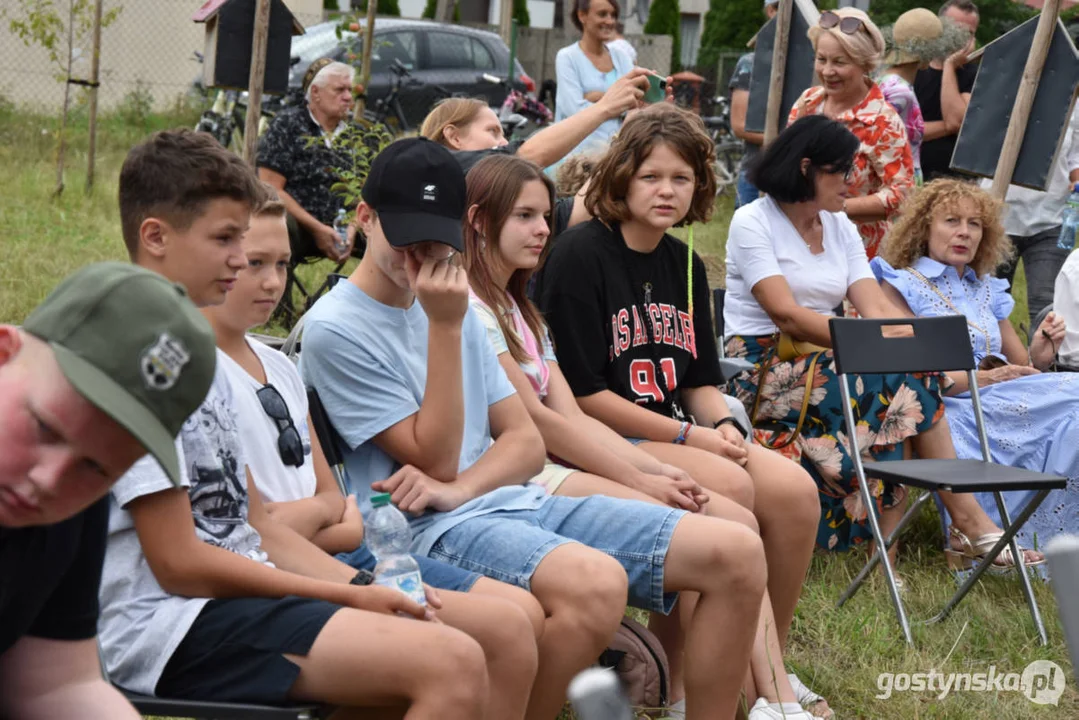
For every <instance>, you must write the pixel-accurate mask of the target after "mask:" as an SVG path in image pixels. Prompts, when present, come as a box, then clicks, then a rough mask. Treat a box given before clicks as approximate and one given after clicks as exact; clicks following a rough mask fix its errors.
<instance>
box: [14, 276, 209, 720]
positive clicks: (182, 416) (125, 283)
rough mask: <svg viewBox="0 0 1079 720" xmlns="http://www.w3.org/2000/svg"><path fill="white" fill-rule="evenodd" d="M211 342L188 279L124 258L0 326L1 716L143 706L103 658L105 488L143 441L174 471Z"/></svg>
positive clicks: (73, 279)
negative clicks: (107, 672) (177, 441)
mask: <svg viewBox="0 0 1079 720" xmlns="http://www.w3.org/2000/svg"><path fill="white" fill-rule="evenodd" d="M214 352H215V351H214V336H213V331H212V330H211V329H210V326H209V324H208V323H207V322H206V320H205V319H204V318H203V317H202V316H201V315H200V314H199V312H198V310H196V309H195V307H194V305H192V304H191V303H190V302H189V301H188V299H187V294H186V292H185V291H184V289H183V288H182V287H181V286H179V285H174V284H173V283H170V282H168V281H167V280H165V278H163V277H161V276H160V275H157V274H155V273H152V272H149V271H147V270H143V269H141V268H137V267H135V266H133V265H126V264H121V263H99V264H95V265H90V266H87V267H86V268H83V269H82V270H80V271H79V272H77V273H75V274H74V275H72V276H70V277H69V278H67V279H66V280H64V281H63V282H62V283H60V285H58V286H57V287H56V289H55V290H54V291H53V292H52V294H50V295H49V297H48V298H46V300H45V301H44V302H43V303H42V304H41V305H39V306H38V307H37V309H36V310H34V311H33V312H32V313H31V314H30V316H29V317H28V318H27V319H26V321H25V324H24V325H23V327H22V329H19V328H16V327H13V326H10V325H0V716H2V717H19V718H35V717H40V718H44V717H63V716H79V717H101V718H121V717H129V718H136V717H138V714H137V713H136V712H135V711H134V709H133V708H131V706H130V705H128V703H127V701H126V700H124V699H123V697H122V696H121V695H120V694H119V693H117V692H115V691H114V690H112V689H111V688H110V687H109V686H108V684H107V683H105V682H104V681H103V680H102V678H101V671H100V669H99V667H98V661H97V647H96V642H95V640H94V636H95V635H96V633H97V611H98V599H97V588H98V583H99V580H100V578H101V566H102V562H103V558H104V555H105V535H106V528H107V523H108V516H109V515H108V501H107V499H105V497H104V496H105V494H106V493H107V492H108V490H109V488H110V486H111V485H112V484H113V482H115V481H116V480H117V479H118V478H119V477H120V476H121V475H122V474H123V473H124V472H125V471H126V470H127V469H128V468H129V467H130V466H131V465H132V464H133V463H134V462H135V461H136V460H138V459H139V457H141V456H142V455H145V454H146V453H147V452H149V453H150V456H151V457H153V458H154V459H155V460H156V461H157V462H158V463H159V464H160V465H161V467H162V468H163V469H164V471H165V473H166V475H167V476H168V478H169V479H170V481H172V482H174V483H178V482H179V477H180V470H179V465H178V463H177V458H176V449H175V447H174V445H173V436H175V435H176V433H178V432H179V430H180V426H181V425H182V424H183V422H184V421H185V420H186V419H187V417H188V416H189V415H190V414H191V413H192V412H193V411H194V410H195V408H196V407H198V405H199V403H201V402H202V399H203V398H204V397H205V396H206V391H207V390H208V389H209V387H210V382H211V380H212V378H213V375H214V366H215V355H214Z"/></svg>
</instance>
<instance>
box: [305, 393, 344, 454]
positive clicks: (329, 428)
mask: <svg viewBox="0 0 1079 720" xmlns="http://www.w3.org/2000/svg"><path fill="white" fill-rule="evenodd" d="M307 410H308V412H310V413H311V423H312V424H313V425H314V426H315V434H316V435H317V436H318V442H319V445H321V446H322V454H323V455H325V456H326V462H328V463H329V464H330V466H331V467H337V466H338V465H341V464H343V463H344V457H343V456H342V455H341V437H340V436H339V435H338V434H337V431H336V430H334V429H333V425H332V424H331V423H330V416H329V415H327V414H326V408H325V407H323V406H322V399H321V398H319V396H318V391H317V390H315V389H314V388H308V389H307Z"/></svg>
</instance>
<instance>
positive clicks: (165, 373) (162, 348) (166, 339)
mask: <svg viewBox="0 0 1079 720" xmlns="http://www.w3.org/2000/svg"><path fill="white" fill-rule="evenodd" d="M189 360H191V354H190V353H189V352H188V351H187V348H185V347H184V345H183V343H181V342H180V341H179V340H177V339H176V338H174V337H173V336H172V335H169V334H168V333H161V336H160V337H159V338H158V339H157V342H155V343H154V344H153V345H151V346H150V347H148V348H146V350H144V351H143V353H142V356H141V357H140V358H139V368H140V369H141V370H142V379H143V380H144V381H145V382H146V387H147V388H149V389H151V390H168V389H169V388H171V387H172V386H173V385H175V384H176V381H177V380H179V379H180V371H181V370H183V368H184V365H187V363H188V361H189Z"/></svg>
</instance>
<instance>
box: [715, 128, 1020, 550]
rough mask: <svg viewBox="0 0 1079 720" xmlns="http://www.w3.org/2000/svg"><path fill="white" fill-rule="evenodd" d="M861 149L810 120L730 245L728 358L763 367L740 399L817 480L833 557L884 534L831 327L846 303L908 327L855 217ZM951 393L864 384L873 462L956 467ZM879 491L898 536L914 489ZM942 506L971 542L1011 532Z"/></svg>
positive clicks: (935, 386)
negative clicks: (849, 212)
mask: <svg viewBox="0 0 1079 720" xmlns="http://www.w3.org/2000/svg"><path fill="white" fill-rule="evenodd" d="M857 149H858V140H857V138H855V137H854V135H853V134H851V132H850V131H849V130H847V129H846V128H844V127H843V126H842V125H841V124H840V123H838V122H836V121H833V120H829V119H827V118H824V117H820V116H811V117H807V118H803V119H802V120H799V121H797V122H795V123H794V124H792V125H791V126H790V127H788V128H787V129H786V130H784V131H783V133H781V134H780V136H779V137H778V138H776V140H775V141H774V142H773V143H772V145H771V146H769V147H768V148H767V149H766V150H765V151H764V152H763V153H762V154H761V155H760V156H758V158H757V159H756V161H755V164H754V166H753V167H752V169H751V171H750V180H751V181H752V182H753V184H754V185H756V186H757V187H758V188H760V189H761V191H762V192H764V193H765V194H766V195H765V197H762V198H761V199H759V200H757V201H755V202H753V203H750V204H749V205H745V206H743V207H741V208H739V209H738V210H737V211H736V212H735V214H734V217H733V219H732V220H731V226H730V235H729V237H728V239H727V295H726V302H725V305H724V311H723V319H724V323H725V328H726V332H727V333H728V335H727V339H726V340H727V354H728V356H729V357H742V358H745V359H747V360H749V361H750V362H753V363H755V364H756V365H757V368H758V369H757V370H755V371H753V372H749V373H744V374H743V375H741V376H739V377H738V378H737V379H736V380H734V381H733V382H732V383H731V386H732V389H733V391H734V393H735V394H736V395H737V396H738V398H739V399H740V400H741V401H742V402H743V403H745V405H746V407H747V408H751V413H752V417H753V418H754V426H755V437H756V439H757V440H758V442H760V443H761V444H762V445H765V446H766V447H771V448H774V449H778V450H780V451H781V452H782V453H783V454H784V455H786V456H788V457H790V458H791V459H792V460H795V461H796V462H801V464H802V467H804V468H805V469H806V470H807V471H809V473H810V474H811V475H812V476H813V479H814V480H815V481H816V483H817V489H818V494H819V499H820V505H821V518H820V523H819V526H818V531H817V544H818V545H819V546H821V547H823V548H828V549H832V550H844V549H847V548H848V547H850V546H851V545H854V544H858V543H861V542H863V541H865V540H867V539H871V537H872V535H871V532H870V529H869V526H868V524H867V522H866V518H867V514H866V513H867V504H866V501H865V499H864V498H863V497H862V496H861V493H860V492H859V490H858V483H857V479H856V478H855V475H854V466H853V464H852V461H851V457H850V451H849V443H848V441H847V435H846V433H847V428H846V425H845V423H844V420H843V411H842V401H841V399H840V390H839V379H838V376H837V375H836V373H835V366H834V358H833V356H832V351H831V350H830V349H828V346H829V345H830V343H831V336H830V333H829V329H828V318H829V316H831V315H832V314H833V311H832V308H834V307H836V306H837V305H838V304H839V303H840V302H842V301H843V300H844V299H847V300H849V301H850V303H851V304H852V305H853V306H854V307H855V308H856V309H857V310H858V312H859V314H860V315H862V316H864V317H870V318H874V317H876V318H880V317H902V316H904V313H903V312H902V310H900V308H899V307H897V306H896V305H895V304H894V303H893V302H892V301H891V300H889V299H888V298H887V297H886V296H885V294H884V291H883V290H882V289H881V287H880V285H878V284H877V281H876V279H875V278H874V276H873V272H872V270H871V269H870V267H869V260H868V259H867V258H866V254H865V249H864V248H863V247H862V244H861V241H860V239H859V237H858V234H857V231H856V230H855V228H854V225H853V224H852V223H851V222H850V220H848V219H847V218H846V216H845V215H844V214H843V213H842V206H843V201H844V199H845V197H846V186H845V182H844V179H845V177H846V175H847V173H848V172H849V171H850V169H851V167H852V164H853V162H854V157H855V153H856V151H857ZM781 333H782V334H784V335H786V336H787V338H789V339H790V340H793V341H794V342H795V343H796V345H795V346H793V347H791V348H789V351H786V352H785V351H783V350H780V342H779V340H780V334H781ZM940 382H941V378H940V376H938V375H935V374H917V373H909V374H898V373H897V374H891V375H865V376H857V377H853V378H851V397H852V400H853V401H854V404H855V408H854V414H855V417H856V418H858V424H857V428H856V432H857V433H858V444H859V447H860V448H862V449H863V451H864V452H865V454H866V455H867V456H869V457H872V458H873V459H874V460H878V461H880V460H899V459H902V458H903V456H904V451H905V449H907V448H905V446H906V445H908V444H909V445H910V448H909V449H912V450H914V451H915V452H917V454H918V456H919V457H923V458H954V457H955V448H954V447H953V445H952V439H951V435H950V433H949V428H948V423H947V421H946V420H945V418H944V406H943V403H942V400H941V394H940V393H941V388H940ZM807 393H808V394H809V396H808V398H807V397H806V394H807ZM870 491H871V493H872V495H873V499H872V502H874V503H875V504H876V505H877V508H878V510H879V511H881V527H882V529H883V531H884V532H885V533H888V532H890V531H891V529H892V528H894V527H895V525H896V523H897V522H898V520H899V517H901V516H902V514H903V511H904V505H905V503H904V502H903V501H904V499H905V497H906V492H905V491H904V489H903V488H902V487H901V486H897V485H893V484H889V483H883V482H881V481H878V480H872V479H871V482H870ZM940 495H941V500H942V502H943V503H944V505H945V506H946V507H947V508H948V510H949V512H950V513H951V515H952V518H953V523H954V525H955V526H956V527H958V528H959V529H960V530H961V531H962V532H963V533H964V534H965V535H966V536H969V537H975V538H980V537H983V536H985V535H988V534H992V533H996V532H1000V528H998V527H997V526H996V525H995V524H994V523H993V522H992V521H991V520H990V519H989V517H988V516H986V514H985V511H984V510H982V508H981V507H980V506H979V505H978V503H977V502H976V501H975V500H974V499H973V498H972V497H971V496H970V495H952V494H951V493H941V494H940ZM1035 559H1036V558H1034V557H1031V558H1028V561H1034V560H1035ZM1008 560H1010V557H1009V558H1008Z"/></svg>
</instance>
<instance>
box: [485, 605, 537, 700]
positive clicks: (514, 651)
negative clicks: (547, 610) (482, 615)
mask: <svg viewBox="0 0 1079 720" xmlns="http://www.w3.org/2000/svg"><path fill="white" fill-rule="evenodd" d="M536 606H537V607H539V604H538V603H536ZM541 612H542V610H541ZM488 621H489V623H490V625H489V630H488V632H489V637H488V638H487V642H486V643H485V644H486V645H488V646H489V647H485V648H484V650H485V652H486V654H487V664H488V666H489V667H492V668H497V669H498V670H499V672H510V673H512V674H513V675H514V676H516V677H520V678H527V679H528V682H529V683H531V682H532V680H533V679H534V678H535V676H536V670H537V669H538V667H539V649H538V648H537V646H536V640H537V634H536V629H535V626H534V625H533V622H532V619H531V618H529V616H528V612H527V611H526V610H525V609H524V608H522V607H520V606H519V605H516V604H514V603H512V602H508V601H500V602H499V604H498V608H497V611H496V612H492V613H491V614H490V616H489V618H488ZM541 628H542V626H541Z"/></svg>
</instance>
